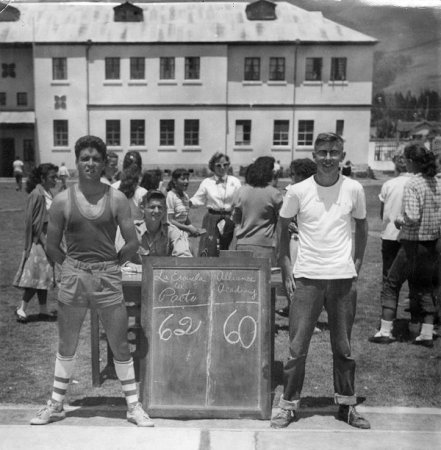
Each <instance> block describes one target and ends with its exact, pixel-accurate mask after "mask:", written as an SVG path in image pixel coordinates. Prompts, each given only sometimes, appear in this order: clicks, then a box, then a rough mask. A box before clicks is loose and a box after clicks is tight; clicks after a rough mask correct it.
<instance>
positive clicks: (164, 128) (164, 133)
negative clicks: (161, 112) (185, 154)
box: [159, 119, 175, 146]
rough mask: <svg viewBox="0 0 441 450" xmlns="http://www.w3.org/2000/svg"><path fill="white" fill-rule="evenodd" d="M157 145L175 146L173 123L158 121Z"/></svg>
mask: <svg viewBox="0 0 441 450" xmlns="http://www.w3.org/2000/svg"><path fill="white" fill-rule="evenodd" d="M159 145H164V146H170V145H175V121H174V120H170V119H163V120H160V121H159Z"/></svg>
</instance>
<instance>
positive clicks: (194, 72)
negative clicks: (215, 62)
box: [185, 56, 201, 80]
mask: <svg viewBox="0 0 441 450" xmlns="http://www.w3.org/2000/svg"><path fill="white" fill-rule="evenodd" d="M200 67H201V59H200V58H199V56H188V57H186V58H185V79H186V80H199V78H200V77H201V74H200Z"/></svg>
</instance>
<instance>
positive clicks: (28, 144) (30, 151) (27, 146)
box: [23, 139, 34, 161]
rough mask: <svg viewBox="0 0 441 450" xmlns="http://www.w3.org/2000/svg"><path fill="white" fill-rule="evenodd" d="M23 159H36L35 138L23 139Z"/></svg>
mask: <svg viewBox="0 0 441 450" xmlns="http://www.w3.org/2000/svg"><path fill="white" fill-rule="evenodd" d="M23 161H34V140H33V139H23Z"/></svg>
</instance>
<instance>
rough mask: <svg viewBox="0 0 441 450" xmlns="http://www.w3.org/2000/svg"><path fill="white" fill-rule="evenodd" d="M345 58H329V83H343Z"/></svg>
mask: <svg viewBox="0 0 441 450" xmlns="http://www.w3.org/2000/svg"><path fill="white" fill-rule="evenodd" d="M346 70H347V58H331V77H330V80H331V81H345V80H346Z"/></svg>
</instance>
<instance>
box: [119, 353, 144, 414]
mask: <svg viewBox="0 0 441 450" xmlns="http://www.w3.org/2000/svg"><path fill="white" fill-rule="evenodd" d="M113 361H114V363H115V372H116V375H117V376H118V379H119V381H120V382H121V386H122V390H123V392H124V395H125V397H126V402H127V405H128V406H132V405H135V404H136V403H138V392H137V389H136V379H135V367H134V365H133V358H130V359H129V360H128V361H117V360H116V359H114V360H113Z"/></svg>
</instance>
